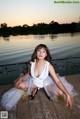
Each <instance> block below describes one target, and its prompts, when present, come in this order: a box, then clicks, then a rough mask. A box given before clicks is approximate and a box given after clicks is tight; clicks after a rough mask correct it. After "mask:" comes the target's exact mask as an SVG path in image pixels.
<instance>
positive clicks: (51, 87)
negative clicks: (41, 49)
mask: <svg viewBox="0 0 80 119" xmlns="http://www.w3.org/2000/svg"><path fill="white" fill-rule="evenodd" d="M35 63H36V60H35V62H32V63H31V76H29V77H28V78H24V82H25V84H27V85H28V90H27V93H28V95H31V93H32V90H33V88H35V87H38V89H40V88H44V90H45V92H46V94H47V96H49V97H50V98H53V97H54V95H55V94H56V92H57V90H58V89H59V88H58V87H57V85H56V83H55V82H54V79H52V78H51V76H50V75H49V71H48V69H49V62H48V61H46V64H45V66H44V69H43V71H42V73H41V75H40V76H39V77H36V76H35V75H34V67H35ZM58 77H59V79H60V80H61V81H62V83H63V85H64V86H65V87H66V89H67V90H68V92H69V93H70V94H71V95H72V96H76V95H77V93H76V91H75V90H74V88H73V86H72V85H71V84H70V83H68V82H67V81H66V80H65V77H61V76H59V75H58ZM59 90H60V89H59ZM23 93H24V91H22V90H20V89H17V88H16V87H13V88H11V89H10V90H8V91H7V92H5V93H4V94H3V96H2V99H1V101H0V104H1V105H2V106H3V107H4V109H5V110H7V111H9V110H11V109H14V108H15V107H16V104H17V102H18V101H19V100H20V98H21V97H22V95H23Z"/></svg>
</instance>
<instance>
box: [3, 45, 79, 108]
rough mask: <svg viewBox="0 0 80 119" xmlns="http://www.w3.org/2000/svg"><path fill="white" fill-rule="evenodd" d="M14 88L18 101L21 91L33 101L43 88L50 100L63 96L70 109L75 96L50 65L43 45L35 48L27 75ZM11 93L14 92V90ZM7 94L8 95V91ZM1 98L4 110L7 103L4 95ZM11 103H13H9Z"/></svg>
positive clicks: (45, 47) (69, 85)
mask: <svg viewBox="0 0 80 119" xmlns="http://www.w3.org/2000/svg"><path fill="white" fill-rule="evenodd" d="M15 87H16V91H17V90H18V91H17V92H18V94H21V95H20V97H19V99H20V98H21V96H22V94H23V91H24V90H27V92H28V95H29V99H31V100H33V99H34V97H35V95H36V93H37V91H38V90H39V89H40V88H44V90H45V91H46V93H47V95H48V97H49V98H50V99H51V98H53V96H54V94H55V95H64V94H65V95H66V105H67V106H70V108H72V102H73V101H72V96H73V95H76V94H77V93H76V92H75V91H74V89H73V86H72V85H71V84H69V83H68V82H67V81H66V80H65V77H60V76H58V75H57V74H56V72H55V69H54V67H53V65H52V64H51V55H50V53H49V49H48V47H47V46H46V45H44V44H39V45H38V46H37V47H36V48H35V50H34V52H33V54H32V57H31V60H30V61H29V63H28V71H27V73H26V74H25V75H23V76H21V77H20V78H19V80H18V81H17V82H16V84H15ZM12 91H14V89H13V90H12ZM16 91H15V92H16ZM19 91H20V92H19ZM7 93H8V94H9V95H10V91H8V92H7ZM18 94H17V95H18ZM11 95H12V94H11ZM17 95H15V96H14V98H16V99H17ZM3 97H4V98H2V105H3V106H4V107H5V108H6V105H7V102H8V101H5V97H6V96H5V94H4V95H3ZM8 97H9V96H8ZM19 99H17V101H14V104H13V105H16V104H17V102H18V100H19ZM7 100H8V98H7ZM9 100H10V99H9ZM5 102H6V103H5ZM11 103H13V102H12V101H11ZM8 105H9V103H8ZM11 108H12V107H10V106H9V110H10V109H11Z"/></svg>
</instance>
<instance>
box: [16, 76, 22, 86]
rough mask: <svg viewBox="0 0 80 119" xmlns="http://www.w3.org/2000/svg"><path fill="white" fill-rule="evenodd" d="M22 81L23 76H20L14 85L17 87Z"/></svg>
mask: <svg viewBox="0 0 80 119" xmlns="http://www.w3.org/2000/svg"><path fill="white" fill-rule="evenodd" d="M22 81H23V77H20V78H19V80H18V81H17V82H16V83H15V87H17V88H19V84H20V83H21V82H22Z"/></svg>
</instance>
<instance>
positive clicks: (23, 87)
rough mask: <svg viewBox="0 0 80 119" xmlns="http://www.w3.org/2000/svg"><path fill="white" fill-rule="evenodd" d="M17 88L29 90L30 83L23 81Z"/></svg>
mask: <svg viewBox="0 0 80 119" xmlns="http://www.w3.org/2000/svg"><path fill="white" fill-rule="evenodd" d="M17 88H18V89H21V90H24V91H26V90H27V89H28V82H25V81H23V82H21V83H19V84H18V86H17Z"/></svg>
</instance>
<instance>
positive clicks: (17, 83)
mask: <svg viewBox="0 0 80 119" xmlns="http://www.w3.org/2000/svg"><path fill="white" fill-rule="evenodd" d="M29 76H30V72H29V71H28V72H27V73H26V74H25V75H23V76H21V77H20V78H19V79H18V81H17V82H16V83H15V86H16V87H17V88H18V85H19V84H20V83H21V82H22V81H23V80H24V78H28V77H29Z"/></svg>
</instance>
